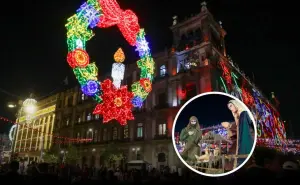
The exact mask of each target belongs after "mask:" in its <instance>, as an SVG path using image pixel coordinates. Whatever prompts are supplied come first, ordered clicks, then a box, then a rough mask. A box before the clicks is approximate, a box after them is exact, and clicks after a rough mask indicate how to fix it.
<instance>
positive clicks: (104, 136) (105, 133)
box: [103, 128, 107, 141]
mask: <svg viewBox="0 0 300 185" xmlns="http://www.w3.org/2000/svg"><path fill="white" fill-rule="evenodd" d="M103 141H107V128H105V129H103Z"/></svg>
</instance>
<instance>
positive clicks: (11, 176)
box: [2, 161, 24, 184]
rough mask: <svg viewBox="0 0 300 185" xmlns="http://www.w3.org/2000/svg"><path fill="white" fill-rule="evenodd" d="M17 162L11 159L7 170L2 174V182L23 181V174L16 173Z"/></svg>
mask: <svg viewBox="0 0 300 185" xmlns="http://www.w3.org/2000/svg"><path fill="white" fill-rule="evenodd" d="M18 170H19V162H18V161H12V162H11V163H10V166H9V171H8V172H7V173H6V174H4V175H3V180H2V182H10V183H11V184H18V183H23V180H24V179H23V176H21V175H20V174H19V173H18Z"/></svg>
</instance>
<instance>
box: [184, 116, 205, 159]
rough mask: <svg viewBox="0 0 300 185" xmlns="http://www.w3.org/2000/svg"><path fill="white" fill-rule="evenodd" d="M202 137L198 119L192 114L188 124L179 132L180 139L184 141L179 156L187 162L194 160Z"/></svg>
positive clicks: (198, 151)
mask: <svg viewBox="0 0 300 185" xmlns="http://www.w3.org/2000/svg"><path fill="white" fill-rule="evenodd" d="M201 138H202V131H201V130H200V125H199V122H198V119H197V118H196V117H195V116H192V117H191V118H190V120H189V123H188V125H187V126H186V127H185V128H184V129H183V130H182V131H181V133H180V141H183V142H185V146H184V149H183V152H182V153H181V156H182V157H183V159H184V160H185V161H187V162H195V161H196V158H195V155H199V153H200V147H199V145H198V143H199V141H200V140H201Z"/></svg>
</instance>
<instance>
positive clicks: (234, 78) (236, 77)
mask: <svg viewBox="0 0 300 185" xmlns="http://www.w3.org/2000/svg"><path fill="white" fill-rule="evenodd" d="M231 76H232V77H233V80H234V83H235V85H236V86H237V87H239V85H238V83H237V81H236V80H237V79H239V77H238V76H237V75H236V74H235V73H234V72H231Z"/></svg>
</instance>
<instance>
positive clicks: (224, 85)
mask: <svg viewBox="0 0 300 185" xmlns="http://www.w3.org/2000/svg"><path fill="white" fill-rule="evenodd" d="M220 79H221V82H222V84H223V87H224V89H225V92H226V93H228V90H227V87H226V84H225V82H224V80H223V78H222V77H221V76H220Z"/></svg>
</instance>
